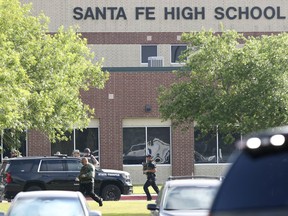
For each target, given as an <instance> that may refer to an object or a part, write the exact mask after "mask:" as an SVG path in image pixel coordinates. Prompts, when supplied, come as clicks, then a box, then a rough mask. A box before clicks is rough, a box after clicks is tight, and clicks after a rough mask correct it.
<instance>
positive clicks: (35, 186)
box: [26, 185, 42, 191]
mask: <svg viewBox="0 0 288 216" xmlns="http://www.w3.org/2000/svg"><path fill="white" fill-rule="evenodd" d="M40 190H42V188H41V187H40V186H38V185H32V186H28V188H27V189H26V191H40Z"/></svg>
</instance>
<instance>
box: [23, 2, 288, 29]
mask: <svg viewBox="0 0 288 216" xmlns="http://www.w3.org/2000/svg"><path fill="white" fill-rule="evenodd" d="M21 2H22V3H28V2H31V3H33V5H34V6H33V8H34V13H35V14H38V13H39V12H40V11H43V12H44V14H46V15H47V16H48V17H50V18H51V23H50V26H49V29H50V31H51V32H55V31H56V30H57V29H58V28H59V26H61V25H64V26H65V27H67V26H75V25H77V26H79V31H80V32H190V31H199V30H201V29H202V28H205V29H206V30H207V29H213V30H214V31H221V23H222V24H223V25H224V27H225V28H226V29H235V30H236V31H239V32H255V31H256V32H257V31H260V32H265V31H268V32H271V31H287V29H288V23H287V19H288V4H287V0H250V1H239V0H229V1H227V0H226V1H225V0H213V1H211V0H195V1H191V0H165V1H159V0H133V1H131V0H130V1H127V0H97V1H95V0H85V1H79V0H49V1H44V0H21Z"/></svg>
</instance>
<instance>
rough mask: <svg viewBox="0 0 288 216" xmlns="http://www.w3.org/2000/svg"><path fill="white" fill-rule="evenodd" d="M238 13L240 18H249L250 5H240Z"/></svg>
mask: <svg viewBox="0 0 288 216" xmlns="http://www.w3.org/2000/svg"><path fill="white" fill-rule="evenodd" d="M238 14H239V18H238V19H249V7H245V8H241V7H239V11H238ZM243 17H244V18H243Z"/></svg>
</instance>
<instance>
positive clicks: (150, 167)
mask: <svg viewBox="0 0 288 216" xmlns="http://www.w3.org/2000/svg"><path fill="white" fill-rule="evenodd" d="M143 173H144V174H146V175H147V180H146V182H145V184H144V186H143V189H144V191H145V194H146V197H147V201H150V200H152V197H151V194H150V192H149V189H148V187H150V186H152V188H153V189H154V191H155V192H156V193H157V194H158V193H159V188H158V186H157V184H156V174H155V173H156V163H155V161H153V159H152V156H151V155H150V154H149V155H147V156H146V163H145V164H144V165H143Z"/></svg>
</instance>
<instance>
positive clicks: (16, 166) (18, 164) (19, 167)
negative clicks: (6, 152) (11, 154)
mask: <svg viewBox="0 0 288 216" xmlns="http://www.w3.org/2000/svg"><path fill="white" fill-rule="evenodd" d="M9 164H10V165H9V166H8V167H6V171H9V172H30V171H31V170H32V167H33V161H32V160H14V161H13V162H10V163H9Z"/></svg>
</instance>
